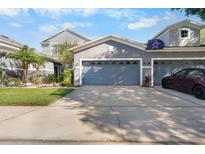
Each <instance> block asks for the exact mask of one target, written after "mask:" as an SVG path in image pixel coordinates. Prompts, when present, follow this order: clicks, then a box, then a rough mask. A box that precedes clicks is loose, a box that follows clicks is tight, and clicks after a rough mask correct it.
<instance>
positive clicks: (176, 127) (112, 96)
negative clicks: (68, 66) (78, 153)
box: [0, 86, 205, 144]
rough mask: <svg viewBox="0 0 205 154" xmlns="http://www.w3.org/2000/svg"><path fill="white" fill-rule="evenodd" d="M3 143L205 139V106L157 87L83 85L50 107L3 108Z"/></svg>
mask: <svg viewBox="0 0 205 154" xmlns="http://www.w3.org/2000/svg"><path fill="white" fill-rule="evenodd" d="M105 141H106V142H105ZM0 143H2V144H3V143H19V144H22V143H23V144H24V143H39V144H41V143H48V144H52V143H54V144H55V143H56V144H72V143H74V144H76V143H77V144H78V143H79V144H81V143H85V144H88V143H91V144H98V143H99V144H102V143H137V144H150V143H151V144H161V143H162V144H204V143H205V106H204V105H203V104H202V103H200V102H199V103H198V102H197V101H194V102H193V101H189V100H187V99H184V98H181V97H178V96H176V95H173V94H171V93H168V92H164V91H162V90H160V89H155V88H143V87H136V86H83V87H79V88H77V89H76V90H75V91H73V92H72V93H70V94H68V95H67V96H66V97H64V98H62V99H60V100H59V101H57V102H56V103H54V104H52V105H51V106H48V107H7V106H2V107H0Z"/></svg>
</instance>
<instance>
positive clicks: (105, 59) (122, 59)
mask: <svg viewBox="0 0 205 154" xmlns="http://www.w3.org/2000/svg"><path fill="white" fill-rule="evenodd" d="M118 60H119V61H127V60H128V61H129V60H131V61H133V60H137V61H140V85H141V86H142V58H102V59H101V58H94V59H92V58H90V59H80V85H82V68H83V61H118Z"/></svg>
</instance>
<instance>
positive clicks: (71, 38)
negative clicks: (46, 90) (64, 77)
mask: <svg viewBox="0 0 205 154" xmlns="http://www.w3.org/2000/svg"><path fill="white" fill-rule="evenodd" d="M88 41H90V39H88V38H86V37H84V36H82V35H80V34H78V33H76V32H73V31H71V30H69V29H65V30H63V31H61V32H58V33H57V34H55V35H52V36H51V37H49V38H47V39H45V40H43V41H42V42H41V47H42V53H43V54H45V55H47V56H50V57H52V58H53V59H58V55H57V52H56V46H57V45H58V44H61V43H64V42H70V43H74V42H75V43H77V44H78V45H80V44H83V43H86V42H88ZM54 70H55V71H54V74H55V75H56V76H59V75H60V74H62V72H63V70H62V65H59V64H55V65H54Z"/></svg>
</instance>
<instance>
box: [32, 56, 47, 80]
mask: <svg viewBox="0 0 205 154" xmlns="http://www.w3.org/2000/svg"><path fill="white" fill-rule="evenodd" d="M46 61H47V58H46V57H44V56H40V55H38V54H35V55H34V63H33V66H34V67H35V69H36V76H39V71H40V67H41V66H42V65H43V64H44V63H45V62H46Z"/></svg>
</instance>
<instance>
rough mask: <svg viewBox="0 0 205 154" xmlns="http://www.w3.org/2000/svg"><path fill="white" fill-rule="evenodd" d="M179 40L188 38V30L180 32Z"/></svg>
mask: <svg viewBox="0 0 205 154" xmlns="http://www.w3.org/2000/svg"><path fill="white" fill-rule="evenodd" d="M181 38H189V30H188V29H182V30H181Z"/></svg>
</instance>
